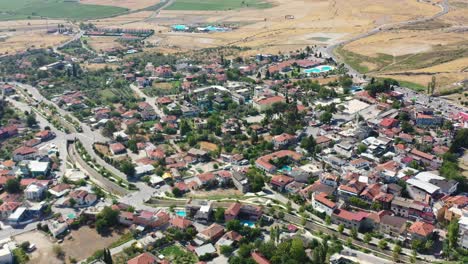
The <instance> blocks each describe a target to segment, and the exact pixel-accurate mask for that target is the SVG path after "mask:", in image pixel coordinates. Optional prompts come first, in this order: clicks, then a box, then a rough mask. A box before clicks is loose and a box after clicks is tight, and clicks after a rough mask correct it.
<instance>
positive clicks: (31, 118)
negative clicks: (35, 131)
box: [26, 113, 37, 127]
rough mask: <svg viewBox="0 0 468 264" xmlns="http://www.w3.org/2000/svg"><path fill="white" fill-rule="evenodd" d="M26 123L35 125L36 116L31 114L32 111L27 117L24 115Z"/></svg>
mask: <svg viewBox="0 0 468 264" xmlns="http://www.w3.org/2000/svg"><path fill="white" fill-rule="evenodd" d="M26 125H27V126H28V127H35V126H36V125H37V120H36V116H35V115H34V114H33V113H30V114H29V115H28V116H27V117H26Z"/></svg>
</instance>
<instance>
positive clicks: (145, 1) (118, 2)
mask: <svg viewBox="0 0 468 264" xmlns="http://www.w3.org/2000/svg"><path fill="white" fill-rule="evenodd" d="M80 3H81V4H87V5H103V6H117V7H122V8H127V9H129V10H138V9H143V8H146V7H149V6H154V5H157V4H159V3H160V1H159V0H81V1H80Z"/></svg>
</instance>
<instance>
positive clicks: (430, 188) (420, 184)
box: [406, 179, 440, 194]
mask: <svg viewBox="0 0 468 264" xmlns="http://www.w3.org/2000/svg"><path fill="white" fill-rule="evenodd" d="M406 183H408V184H409V185H413V186H415V187H417V188H419V189H421V190H424V191H426V192H427V193H430V194H433V193H435V192H436V191H438V190H440V188H439V187H437V186H435V185H434V184H432V183H428V182H425V181H421V180H418V179H409V180H407V181H406Z"/></svg>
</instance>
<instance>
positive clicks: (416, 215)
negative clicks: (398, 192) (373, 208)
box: [390, 197, 435, 223]
mask: <svg viewBox="0 0 468 264" xmlns="http://www.w3.org/2000/svg"><path fill="white" fill-rule="evenodd" d="M390 209H391V211H392V212H393V213H394V214H395V215H396V216H401V217H404V218H407V219H410V220H423V221H426V222H429V223H432V222H434V221H435V215H434V213H433V212H432V209H431V207H430V206H429V205H428V204H426V203H423V202H418V201H414V200H411V199H406V198H403V197H395V198H394V199H393V201H392V205H391V207H390Z"/></svg>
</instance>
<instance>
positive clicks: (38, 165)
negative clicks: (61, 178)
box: [28, 160, 50, 178]
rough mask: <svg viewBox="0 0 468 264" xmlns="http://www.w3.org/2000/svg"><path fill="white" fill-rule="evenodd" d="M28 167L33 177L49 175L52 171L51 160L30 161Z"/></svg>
mask: <svg viewBox="0 0 468 264" xmlns="http://www.w3.org/2000/svg"><path fill="white" fill-rule="evenodd" d="M28 168H29V172H30V174H31V177H33V178H36V177H39V176H44V177H47V176H48V175H49V172H50V162H45V161H37V160H32V161H30V162H29V164H28Z"/></svg>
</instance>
